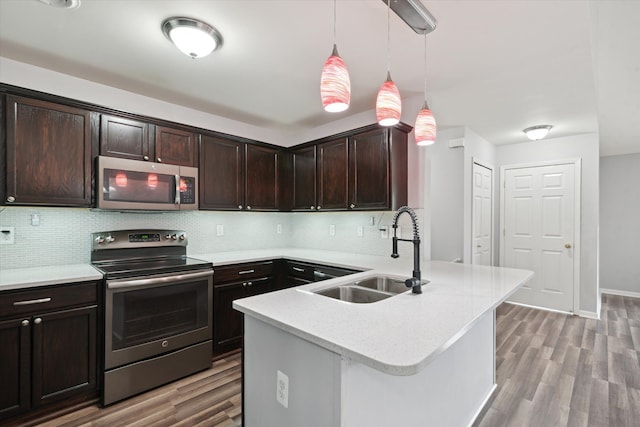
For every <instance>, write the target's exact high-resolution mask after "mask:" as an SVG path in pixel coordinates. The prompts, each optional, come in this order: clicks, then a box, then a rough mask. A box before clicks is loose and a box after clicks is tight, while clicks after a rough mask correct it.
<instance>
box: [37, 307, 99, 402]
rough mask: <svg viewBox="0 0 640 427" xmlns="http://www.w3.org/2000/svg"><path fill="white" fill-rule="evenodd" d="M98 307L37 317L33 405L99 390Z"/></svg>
mask: <svg viewBox="0 0 640 427" xmlns="http://www.w3.org/2000/svg"><path fill="white" fill-rule="evenodd" d="M96 346H97V340H96V307H95V306H91V307H83V308H76V309H70V310H64V311H58V312H53V313H49V314H44V315H40V316H33V386H32V401H33V405H34V406H37V405H40V404H45V403H49V402H52V401H55V400H58V399H62V398H65V397H68V396H70V395H73V394H78V393H81V392H83V391H86V392H90V391H93V390H95V389H96V384H97V382H96V378H97V369H96V366H97V365H96V358H97V351H96V350H97V347H96Z"/></svg>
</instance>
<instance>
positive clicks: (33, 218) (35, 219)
mask: <svg viewBox="0 0 640 427" xmlns="http://www.w3.org/2000/svg"><path fill="white" fill-rule="evenodd" d="M31 225H33V226H34V227H37V226H38V225H40V214H38V213H32V214H31Z"/></svg>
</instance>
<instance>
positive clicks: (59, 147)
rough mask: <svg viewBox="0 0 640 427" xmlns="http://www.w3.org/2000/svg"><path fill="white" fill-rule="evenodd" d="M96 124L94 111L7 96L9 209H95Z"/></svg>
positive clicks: (7, 198) (7, 192) (7, 199)
mask: <svg viewBox="0 0 640 427" xmlns="http://www.w3.org/2000/svg"><path fill="white" fill-rule="evenodd" d="M92 118H93V119H95V120H96V121H97V115H95V114H92V113H91V112H89V111H88V110H84V109H80V108H75V107H70V106H66V105H60V104H56V103H53V102H47V101H41V100H36V99H31V98H26V97H20V96H13V95H7V96H6V165H2V166H4V168H5V171H4V172H6V174H3V175H5V176H4V181H5V187H6V188H5V189H3V190H4V195H3V196H4V197H3V201H4V203H6V204H12V205H44V206H80V207H89V206H91V177H92V158H93V152H92V151H93V147H94V144H92V131H91V130H92V125H91V122H92ZM96 144H97V140H96Z"/></svg>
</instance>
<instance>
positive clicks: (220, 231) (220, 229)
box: [216, 224, 224, 236]
mask: <svg viewBox="0 0 640 427" xmlns="http://www.w3.org/2000/svg"><path fill="white" fill-rule="evenodd" d="M216 236H224V225H222V224H218V225H216Z"/></svg>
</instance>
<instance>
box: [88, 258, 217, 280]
mask: <svg viewBox="0 0 640 427" xmlns="http://www.w3.org/2000/svg"><path fill="white" fill-rule="evenodd" d="M93 266H94V267H95V268H97V269H98V270H100V271H101V272H102V273H103V274H104V275H105V277H106V278H107V279H116V278H125V277H138V276H150V275H155V274H167V273H179V272H183V271H193V270H203V269H207V268H213V264H211V263H210V262H208V261H203V260H201V259H196V258H189V257H186V256H181V257H170V258H149V259H129V260H122V261H105V262H96V263H94V264H93Z"/></svg>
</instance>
